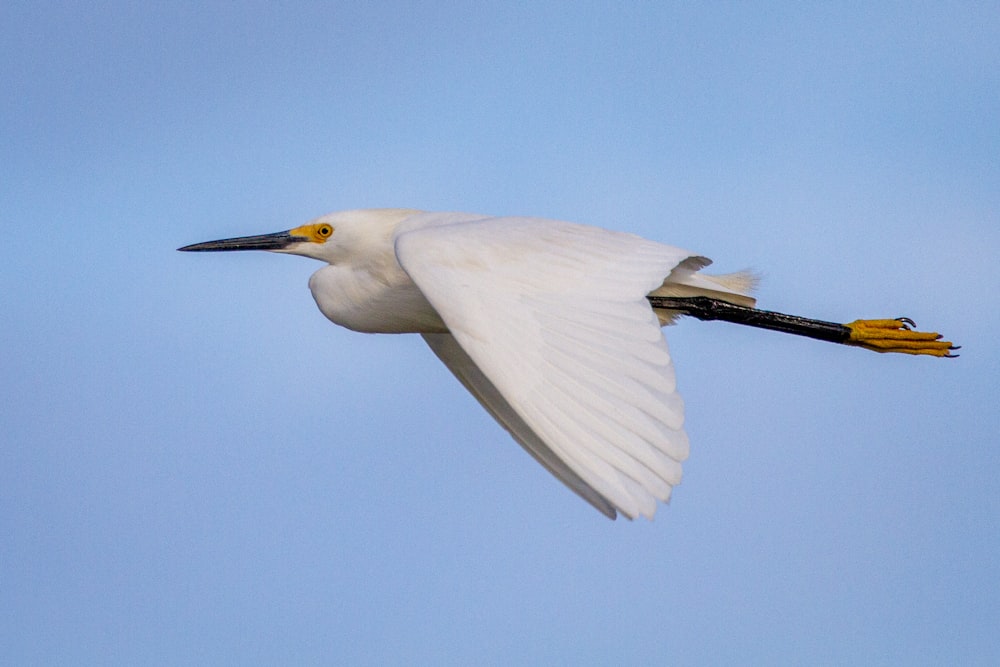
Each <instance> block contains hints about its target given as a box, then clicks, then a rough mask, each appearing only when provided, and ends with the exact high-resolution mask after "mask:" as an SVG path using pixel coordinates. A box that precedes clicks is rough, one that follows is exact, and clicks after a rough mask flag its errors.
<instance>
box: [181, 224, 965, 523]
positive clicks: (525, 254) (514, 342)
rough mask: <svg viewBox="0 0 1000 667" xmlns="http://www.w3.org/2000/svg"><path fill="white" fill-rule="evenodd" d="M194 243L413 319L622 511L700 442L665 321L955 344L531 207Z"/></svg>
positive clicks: (335, 314)
mask: <svg viewBox="0 0 1000 667" xmlns="http://www.w3.org/2000/svg"><path fill="white" fill-rule="evenodd" d="M180 250H184V251H225V250H268V251H271V252H278V253H287V254H293V255H302V256H304V257H311V258H313V259H318V260H320V261H322V262H325V263H326V266H323V267H322V268H320V269H319V270H318V271H316V273H314V274H313V275H312V277H311V278H310V279H309V289H310V290H311V292H312V295H313V298H314V299H315V300H316V305H317V306H318V307H319V309H320V311H321V312H322V313H323V314H324V315H325V316H326V317H327V318H329V319H330V320H331V321H332V322H334V323H335V324H339V325H341V326H343V327H347V328H348V329H353V330H354V331H361V332H366V333H418V334H420V335H421V336H422V337H423V338H424V340H425V341H426V342H427V344H428V345H429V346H430V348H431V350H432V351H433V352H434V354H436V355H437V357H438V358H439V359H440V360H441V361H442V362H444V364H445V365H446V366H447V367H448V368H449V370H451V372H452V373H453V374H454V375H455V377H457V378H458V380H459V381H460V382H461V383H462V384H463V385H464V386H465V388H466V389H467V390H468V391H469V392H470V393H471V394H472V395H473V396H475V397H476V399H477V400H478V401H479V402H480V403H481V404H482V406H483V407H484V408H486V411H487V412H489V413H490V414H491V415H492V416H493V418H494V419H496V420H497V422H499V423H500V425H502V426H503V427H504V428H505V429H506V430H507V431H508V432H509V433H510V435H511V436H512V437H513V438H514V440H516V441H517V442H518V443H519V444H520V445H521V446H522V447H523V448H524V449H525V450H526V451H527V452H528V453H529V454H531V455H532V456H533V457H534V458H535V459H536V460H537V461H538V462H539V463H541V464H542V465H543V466H544V467H545V468H546V469H547V470H548V471H549V472H550V473H552V474H553V475H554V476H555V477H556V478H558V479H559V480H560V481H561V482H562V483H563V484H565V485H566V486H568V487H569V488H570V489H572V490H573V491H574V492H575V493H577V494H578V495H579V496H580V497H582V498H583V499H584V500H586V501H587V502H588V503H590V504H591V505H593V506H594V507H595V508H597V509H598V510H599V511H600V512H601V513H603V514H604V515H605V516H607V517H609V518H611V519H614V518H616V517H617V515H618V513H621V514H623V515H624V516H626V517H628V518H629V519H633V518H635V517H637V516H645V517H646V518H649V519H652V517H653V514H654V513H655V512H656V507H657V501H663V502H667V501H668V500H669V498H670V494H671V490H672V489H673V487H674V486H676V485H677V484H679V483H680V481H681V463H682V462H683V461H684V460H685V459H686V458H687V456H688V451H689V443H688V438H687V435H686V434H685V432H684V403H683V401H682V399H681V397H680V395H679V394H678V393H677V389H676V381H675V377H674V369H673V367H672V365H671V358H670V352H669V350H668V348H667V342H666V340H665V339H664V337H663V333H662V331H661V327H662V326H664V325H666V324H670V323H672V322H673V321H674V320H675V319H677V317H678V316H681V315H689V316H693V317H696V318H699V319H703V320H712V319H719V320H725V321H729V322H734V323H738V324H745V325H750V326H755V327H762V328H765V329H773V330H777V331H784V332H787V333H793V334H797V335H803V336H809V337H812V338H817V339H820V340H826V341H830V342H835V343H841V344H845V345H852V346H857V347H863V348H867V349H869V350H875V351H878V352H901V353H907V354H921V355H932V356H937V357H952V356H955V355H953V354H952V351H953V350H955V349H957V348H956V347H955V346H953V345H952V344H951V343H950V342H948V341H943V340H941V336H940V335H938V334H936V333H924V332H920V331H915V330H914V329H913V326H914V325H913V322H912V321H911V320H909V319H907V318H896V319H883V320H857V321H854V322H851V323H850V324H837V323H833V322H823V321H820V320H812V319H807V318H803V317H797V316H793V315H784V314H781V313H776V312H772V311H766V310H759V309H757V308H756V307H755V306H756V303H755V300H754V298H753V297H752V296H751V292H752V290H753V287H754V283H755V281H756V279H755V276H754V275H753V274H752V273H750V272H740V273H730V274H725V275H709V274H705V273H702V272H701V270H702V269H703V268H705V267H706V266H708V265H709V264H710V263H711V261H710V260H709V259H707V258H706V257H703V256H701V255H698V254H695V253H692V252H689V251H687V250H682V249H681V248H676V247H673V246H669V245H664V244H662V243H657V242H654V241H649V240H647V239H644V238H641V237H639V236H634V235H632V234H626V233H622V232H616V231H609V230H606V229H601V228H598V227H591V226H587V225H580V224H574V223H569V222H560V221H556V220H546V219H541V218H527V217H489V216H482V215H474V214H468V213H427V212H422V211H416V210H410V209H369V210H356V211H342V212H339V213H331V214H329V215H324V216H322V217H320V218H317V219H316V220H314V221H312V222H310V223H308V224H306V225H303V226H301V227H296V228H294V229H291V230H288V231H283V232H277V233H274V234H263V235H259V236H246V237H241V238H232V239H223V240H219V241H208V242H206V243H196V244H194V245H189V246H185V247H183V248H180Z"/></svg>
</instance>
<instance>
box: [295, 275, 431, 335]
mask: <svg viewBox="0 0 1000 667" xmlns="http://www.w3.org/2000/svg"><path fill="white" fill-rule="evenodd" d="M309 290H310V291H311V292H312V295H313V298H314V299H315V300H316V305H317V306H318V307H319V309H320V312H322V313H323V314H324V315H325V316H326V317H327V319H329V320H330V321H331V322H333V323H334V324H339V325H340V326H342V327H346V328H348V329H351V330H353V331H360V332H363V333H447V331H448V328H447V327H446V326H445V324H444V322H443V321H442V320H441V317H440V316H439V315H438V314H437V311H435V310H434V308H433V306H431V304H430V303H428V301H427V299H426V298H425V297H424V295H423V293H422V292H421V291H420V289H419V288H418V287H417V286H416V285H415V284H414V283H413V281H412V280H411V279H410V277H409V276H408V275H406V272H405V271H403V269H402V268H401V267H399V266H398V265H397V266H396V267H393V270H390V271H386V270H384V269H383V270H381V271H379V272H378V273H377V274H376V273H374V272H373V271H372V270H370V269H368V268H364V267H357V266H342V265H329V266H324V267H323V268H322V269H320V270H319V271H317V272H316V273H314V274H313V275H312V277H311V278H310V279H309Z"/></svg>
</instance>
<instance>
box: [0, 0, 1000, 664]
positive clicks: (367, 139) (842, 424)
mask: <svg viewBox="0 0 1000 667" xmlns="http://www.w3.org/2000/svg"><path fill="white" fill-rule="evenodd" d="M426 4H427V3H393V2H385V3H370V5H371V6H367V7H363V6H361V4H360V3H350V4H341V3H306V4H295V3H283V4H281V5H278V4H277V3H274V4H271V3H248V4H244V5H240V6H233V5H230V4H228V3H227V4H222V3H215V4H210V5H207V6H206V5H204V4H202V3H190V4H185V3H175V2H171V3H162V4H161V5H159V6H157V7H142V6H140V5H132V4H116V3H101V4H95V3H79V4H60V3H21V2H6V3H4V4H3V7H2V8H0V63H2V65H0V84H2V89H3V90H4V91H5V92H4V95H3V100H2V102H0V128H2V132H0V156H2V159H0V202H2V206H0V219H2V220H3V243H2V244H0V294H2V297H0V303H2V304H3V309H4V311H5V312H4V317H3V318H2V322H0V350H2V352H0V405H2V407H0V662H2V663H4V664H102V665H106V664H163V665H178V664H254V663H271V664H333V663H341V664H344V663H348V664H553V663H556V664H732V663H734V662H735V663H750V664H762V663H771V664H776V663H778V664H780V663H796V664H824V663H825V664H832V663H836V664H851V663H854V664H857V663H863V664H971V663H979V664H989V663H995V662H998V661H1000V638H998V636H997V633H996V628H997V627H1000V587H998V585H997V582H998V581H1000V482H998V475H997V470H1000V454H998V448H997V440H998V434H1000V409H998V407H997V406H998V399H997V396H998V393H1000V382H998V380H997V378H998V377H1000V351H998V350H1000V347H998V345H997V343H996V338H995V336H996V329H997V325H998V324H1000V318H998V317H997V313H996V304H995V301H996V295H997V294H998V291H1000V269H998V268H997V261H996V255H997V253H998V251H1000V6H998V5H997V4H996V3H956V4H953V5H950V6H948V5H946V4H940V5H939V4H932V3H877V4H878V7H877V8H876V7H875V6H872V5H871V4H870V3H856V4H852V3H829V4H821V3H808V4H807V3H789V4H763V3H732V4H729V3H704V4H701V3H684V4H672V3H531V5H530V7H529V5H528V4H527V3H526V4H524V5H523V7H522V6H516V5H514V4H513V3H507V4H500V3H497V6H489V5H486V4H464V3H446V2H442V3H433V6H431V7H428V6H426ZM373 206H405V207H414V208H422V209H427V210H463V211H475V212H481V213H492V214H523V215H540V216H548V217H555V218H561V219H568V220H574V221H578V222H586V223H591V224H596V225H601V226H605V227H610V228H614V229H621V230H626V231H631V232H636V233H639V234H642V235H644V236H647V237H649V238H652V239H656V240H659V241H664V242H667V243H671V244H675V245H679V246H682V247H686V248H690V249H692V250H695V251H697V252H700V253H702V254H705V255H707V256H709V257H712V258H713V259H714V260H715V261H716V266H717V267H718V268H719V269H721V270H737V269H742V268H745V267H751V268H754V269H756V270H758V271H760V272H761V273H762V274H763V275H764V278H765V280H764V282H763V284H762V285H761V288H760V291H759V298H760V303H761V305H762V307H765V308H771V309H775V310H780V311H783V312H791V313H796V314H802V315H808V316H814V317H820V318H823V319H832V320H837V321H849V320H852V319H855V318H857V317H881V316H897V315H908V316H910V317H912V318H913V319H915V320H916V321H917V322H918V324H920V325H922V327H924V328H929V329H934V330H940V331H942V332H945V333H946V334H948V335H949V337H951V338H953V339H954V340H955V341H957V342H959V343H961V344H962V345H963V346H964V348H963V351H962V352H963V354H962V357H961V358H960V359H958V360H954V361H942V360H936V359H924V358H910V357H904V356H885V355H875V354H871V353H868V352H865V351H861V350H852V349H846V348H839V347H836V346H832V345H826V344H822V343H817V342H813V341H808V340H801V339H796V338H792V337H788V336H784V335H781V334H773V333H767V332H758V331H753V330H748V329H746V328H743V327H735V326H732V325H727V324H721V323H701V322H695V321H685V322H683V323H681V324H679V325H678V326H675V327H672V328H671V329H669V330H667V335H668V338H669V340H670V344H671V349H672V352H673V354H674V357H675V364H676V367H677V374H678V378H679V386H680V389H681V391H682V393H683V395H684V397H685V399H686V402H687V406H688V411H687V413H688V421H687V427H688V432H689V434H690V437H691V440H692V456H691V458H690V460H689V462H688V463H687V464H686V466H685V480H684V483H683V484H682V485H681V486H680V487H679V488H678V489H676V491H675V493H674V497H673V500H672V503H671V505H670V506H668V507H662V508H661V509H660V511H659V513H658V515H657V518H656V521H655V522H653V523H647V522H644V521H638V522H633V523H630V522H627V521H621V520H620V521H617V522H609V521H607V520H605V519H604V518H603V517H601V516H600V515H599V514H598V513H597V512H595V511H594V510H593V509H592V508H590V507H589V506H587V505H586V504H585V503H583V502H582V501H580V500H579V499H578V498H576V497H575V496H574V495H573V494H571V493H570V492H568V491H567V490H565V489H564V488H563V487H562V486H561V485H560V484H558V483H557V482H556V481H554V480H553V479H551V478H550V477H549V476H548V474H547V473H545V471H543V470H542V469H541V468H540V467H539V466H537V464H535V463H534V462H533V461H532V460H531V459H530V458H529V457H528V456H526V455H525V454H524V453H523V452H522V451H521V450H520V448H518V447H517V446H516V445H515V444H514V443H513V442H512V441H510V440H509V438H508V437H507V436H506V435H505V433H504V432H503V431H502V430H501V429H500V428H499V427H498V426H496V425H495V424H494V423H493V422H492V420H491V419H490V418H489V417H488V416H487V415H486V414H485V413H484V412H483V411H482V410H481V409H479V407H478V406H477V405H476V404H475V402H474V400H473V399H472V398H471V397H469V396H467V395H465V393H464V391H463V390H462V389H461V387H460V386H459V385H458V383H457V382H455V381H454V379H453V378H452V377H451V376H450V375H449V374H448V372H447V371H446V370H445V369H444V368H443V367H442V366H440V365H439V364H438V363H437V361H436V360H435V359H434V358H433V356H432V355H431V354H430V352H429V351H428V350H427V349H425V348H424V346H423V343H422V342H421V341H420V340H419V339H418V338H416V337H401V336H396V337H391V336H365V335H360V334H354V333H351V332H348V331H346V330H342V329H339V328H336V327H334V326H332V325H331V324H330V323H329V322H327V321H326V320H325V319H324V318H323V317H322V316H321V315H320V314H319V312H318V311H316V309H315V306H314V304H313V302H312V299H311V298H310V296H309V293H308V291H307V289H306V281H307V279H308V276H309V274H310V273H311V272H312V271H314V270H315V269H317V268H319V266H318V265H317V264H315V263H313V262H310V261H309V260H305V259H301V258H291V257H279V256H273V255H268V254H263V253H262V254H251V253H238V254H227V255H214V256H208V255H185V254H180V253H177V252H175V248H177V247H178V246H181V245H184V244H187V243H193V242H197V241H203V240H208V239H214V238H220V237H225V236H232V235H242V234H255V233H262V232H269V231H278V230H281V229H287V228H289V227H293V226H296V225H298V224H301V223H302V222H304V221H306V220H308V219H310V218H313V217H315V216H317V215H320V214H322V213H325V212H328V211H331V210H338V209H347V208H363V207H373Z"/></svg>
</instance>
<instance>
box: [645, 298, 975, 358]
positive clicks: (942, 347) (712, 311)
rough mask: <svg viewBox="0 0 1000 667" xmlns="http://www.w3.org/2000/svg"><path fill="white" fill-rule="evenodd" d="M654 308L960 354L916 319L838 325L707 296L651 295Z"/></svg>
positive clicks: (884, 346) (840, 339) (894, 348)
mask: <svg viewBox="0 0 1000 667" xmlns="http://www.w3.org/2000/svg"><path fill="white" fill-rule="evenodd" d="M646 298H647V299H649V302H650V304H652V306H653V307H654V308H664V309H667V310H676V311H679V312H682V313H684V314H685V315H690V316H691V317H696V318H698V319H699V320H723V321H726V322H734V323H736V324H745V325H747V326H751V327H758V328H760V329H770V330H772V331H784V332H785V333H790V334H795V335H797V336H807V337H809V338H815V339H817V340H825V341H828V342H831V343H841V344H843V345H854V346H856V347H864V348H867V349H869V350H874V351H876V352H902V353H904V354H929V355H932V356H935V357H957V356H958V355H957V354H951V351H952V350H957V349H958V347H956V346H954V345H952V344H951V342H949V341H943V340H941V334H938V333H925V332H922V331H914V330H913V329H912V327H913V326H914V324H913V320H911V319H909V318H906V317H900V318H897V319H893V320H855V321H854V322H851V323H850V324H837V323H836V322H824V321H822V320H811V319H808V318H805V317H799V316H797V315H785V314H784V313H775V312H773V311H770V310H758V309H757V308H748V307H746V306H738V305H736V304H734V303H729V302H727V301H721V300H719V299H713V298H710V297H707V296H693V297H667V296H649V297H646Z"/></svg>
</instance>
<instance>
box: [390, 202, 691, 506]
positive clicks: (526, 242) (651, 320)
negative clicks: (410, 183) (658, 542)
mask: <svg viewBox="0 0 1000 667" xmlns="http://www.w3.org/2000/svg"><path fill="white" fill-rule="evenodd" d="M420 222H421V221H420V216H417V218H416V219H415V220H414V221H413V222H412V223H410V224H408V225H406V226H405V227H403V228H402V229H401V232H400V234H399V236H398V237H397V239H396V255H397V258H398V259H399V263H400V265H401V266H402V267H403V269H404V270H405V271H406V272H407V273H408V274H409V276H410V277H411V278H412V279H413V281H414V282H415V283H416V285H417V286H418V287H419V288H420V290H421V291H422V292H423V294H424V296H426V297H427V299H428V301H430V303H431V305H433V306H434V308H435V310H437V312H438V313H439V314H440V316H441V318H442V319H443V320H444V322H445V324H446V325H447V326H448V329H449V331H450V332H451V335H452V336H454V340H455V341H456V342H457V343H458V345H459V346H461V350H463V351H464V353H465V354H466V355H467V356H468V359H470V360H471V362H473V363H474V366H475V368H471V367H469V366H468V365H467V363H468V362H466V361H465V360H464V359H463V358H462V356H460V355H459V354H458V352H457V350H455V349H454V347H455V346H454V345H452V343H451V342H449V341H448V340H447V339H439V340H435V339H434V338H433V337H430V336H427V337H425V338H426V339H427V341H428V343H429V344H430V345H431V347H432V349H434V351H435V352H436V353H437V354H438V356H439V357H441V358H442V360H443V361H444V362H445V363H446V364H447V365H448V366H449V368H451V370H452V372H454V373H455V374H456V375H457V376H458V378H459V379H460V380H461V381H462V382H463V384H464V385H465V386H466V388H468V389H469V390H470V391H471V392H472V393H473V395H475V396H476V398H477V399H479V401H480V402H481V403H482V404H483V405H484V406H485V407H486V409H487V410H488V411H489V412H490V413H491V414H492V415H493V416H494V417H495V418H496V419H497V421H499V422H500V423H501V424H503V425H504V426H505V427H506V428H507V429H508V430H509V431H510V432H511V433H512V435H513V436H514V438H515V439H516V440H517V441H518V442H519V443H520V444H521V445H522V446H523V447H524V448H525V449H527V450H528V451H529V452H530V453H531V454H532V455H533V456H534V457H535V458H536V459H537V460H538V461H539V462H541V463H542V464H543V465H544V466H545V467H546V468H547V469H548V470H549V471H550V472H552V473H553V474H554V475H555V476H556V477H558V478H559V479H560V480H561V481H563V482H564V483H565V484H566V485H567V486H569V487H570V488H571V489H573V490H574V491H576V492H577V493H578V494H580V495H581V496H583V497H584V498H585V499H586V500H588V501H589V502H590V503H591V504H593V505H594V506H595V507H597V508H598V509H599V510H601V511H602V512H604V513H605V514H607V515H609V516H614V514H615V510H618V511H620V512H622V513H623V514H625V515H626V516H628V517H629V518H634V517H636V516H638V515H640V514H641V515H643V516H646V517H648V518H652V516H653V514H654V512H655V511H656V500H657V499H659V500H662V501H666V500H668V499H669V497H670V492H671V488H672V487H673V486H675V485H676V484H678V483H679V482H680V479H681V462H682V461H683V460H684V459H685V458H687V455H688V440H687V436H686V435H685V433H684V430H683V422H684V407H683V401H682V400H681V398H680V396H679V395H678V394H677V392H676V384H675V379H674V371H673V367H672V365H671V362H670V353H669V351H668V349H667V343H666V341H665V340H664V338H663V335H662V333H661V331H660V326H659V322H658V320H657V318H656V315H655V314H654V313H653V310H652V309H651V308H650V306H649V303H648V302H647V301H646V299H645V297H646V294H648V293H649V292H650V291H652V290H653V289H655V288H656V287H658V286H660V284H661V283H662V281H663V278H664V276H666V275H667V274H669V273H670V271H671V269H673V268H674V267H675V266H677V265H678V264H680V263H681V262H682V261H684V260H685V259H687V258H689V257H692V254H691V253H689V252H686V251H684V250H680V249H678V248H673V247H670V246H665V245H661V244H658V243H653V242H651V241H647V240H645V239H642V238H639V237H637V236H633V235H630V234H622V233H618V232H610V231H607V230H603V229H598V228H594V227H587V226H584V225H574V224H570V223H564V222H556V221H552V220H539V219H533V218H486V219H479V220H473V221H468V222H459V223H454V224H436V222H437V221H435V220H433V219H430V217H429V216H428V219H427V221H426V223H425V224H424V225H422V226H421V225H420ZM602 501H603V502H602Z"/></svg>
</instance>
